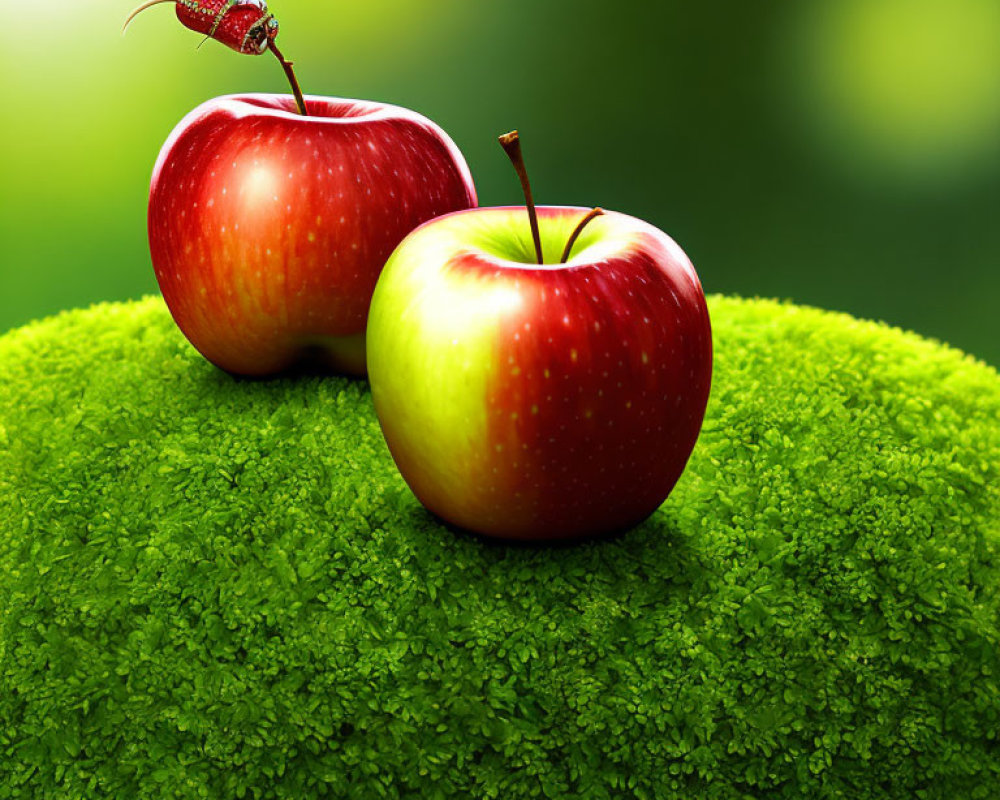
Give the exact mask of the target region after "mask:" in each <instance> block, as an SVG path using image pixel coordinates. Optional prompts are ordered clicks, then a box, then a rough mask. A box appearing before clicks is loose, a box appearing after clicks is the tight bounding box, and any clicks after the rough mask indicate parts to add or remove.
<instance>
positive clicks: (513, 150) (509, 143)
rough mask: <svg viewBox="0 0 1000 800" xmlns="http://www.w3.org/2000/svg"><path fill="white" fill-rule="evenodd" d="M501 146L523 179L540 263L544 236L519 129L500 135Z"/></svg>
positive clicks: (532, 234) (532, 236)
mask: <svg viewBox="0 0 1000 800" xmlns="http://www.w3.org/2000/svg"><path fill="white" fill-rule="evenodd" d="M500 146H501V147H502V148H503V149H504V152H505V153H506V154H507V157H508V158H509V159H510V162H511V163H512V164H513V165H514V169H515V170H516V171H517V177H518V178H520V179H521V189H523V190H524V200H525V203H526V204H527V206H528V222H529V223H530V224H531V238H532V239H533V240H534V242H535V257H536V258H537V259H538V263H539V264H544V263H545V262H544V260H543V259H542V237H541V234H539V232H538V213H537V212H536V211H535V201H534V199H533V198H532V196H531V183H530V182H529V181H528V171H527V170H526V169H525V167H524V155H523V154H522V153H521V137H520V135H519V134H518V132H517V131H511V132H510V133H505V134H504V135H503V136H501V137H500Z"/></svg>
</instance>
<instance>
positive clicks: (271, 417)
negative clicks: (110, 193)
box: [0, 298, 1000, 800]
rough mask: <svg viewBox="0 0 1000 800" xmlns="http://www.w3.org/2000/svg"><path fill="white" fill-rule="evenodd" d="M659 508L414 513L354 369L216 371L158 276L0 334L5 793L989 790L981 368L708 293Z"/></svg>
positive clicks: (985, 414)
mask: <svg viewBox="0 0 1000 800" xmlns="http://www.w3.org/2000/svg"><path fill="white" fill-rule="evenodd" d="M710 307H711V311H712V316H713V322H714V327H715V342H716V349H717V358H716V370H715V380H714V386H713V393H712V399H711V401H710V404H709V411H708V417H707V419H706V423H705V428H704V431H703V433H702V437H701V440H700V442H699V444H698V446H697V448H696V449H695V454H694V456H693V457H692V460H691V463H690V465H689V467H688V470H687V472H686V473H685V475H684V477H683V478H682V479H681V482H680V483H679V484H678V486H677V488H676V490H675V491H674V493H673V495H672V496H671V498H670V499H669V500H668V502H667V503H666V504H665V505H664V507H663V508H662V509H661V510H660V511H659V512H658V513H657V514H656V515H655V516H654V517H653V519H652V520H651V521H650V522H648V523H647V524H645V525H643V526H641V527H640V528H638V529H636V530H634V531H632V532H630V533H628V534H626V535H624V536H622V537H620V538H618V539H615V540H613V541H606V542H600V543H587V544H582V545H576V546H570V547H562V548H558V549H550V548H530V547H520V548H518V547H506V546H501V545H497V544H491V543H488V542H484V541H481V540H479V539H475V538H473V537H470V536H466V535H463V534H456V533H454V532H452V531H450V530H447V529H445V528H443V527H441V526H439V525H438V524H436V523H435V521H434V520H433V519H431V518H430V517H429V516H428V515H427V514H426V513H425V512H424V511H423V510H422V509H421V508H420V506H419V505H418V504H417V502H416V501H415V499H414V498H413V497H412V495H411V494H410V493H409V491H408V490H407V489H406V486H405V484H404V483H403V482H402V480H401V478H400V477H399V476H398V474H397V473H396V471H395V469H394V467H393V464H392V462H391V460H390V458H389V455H388V453H387V451H386V449H385V447H384V445H383V443H382V439H381V436H380V433H379V429H378V425H377V423H376V421H375V418H374V415H373V412H372V407H371V402H370V397H369V395H368V393H367V390H366V385H365V384H364V383H360V382H352V381H348V380H342V379H320V378H315V377H306V378H299V379H294V380H292V379H286V380H281V381H273V382H256V383H254V382H237V381H234V380H233V379H231V378H229V377H228V376H226V375H224V374H222V373H220V372H218V371H217V370H215V369H214V368H213V367H211V366H210V365H208V364H207V363H205V362H204V361H203V360H202V359H201V358H200V357H199V356H198V355H197V354H196V353H195V352H194V351H193V350H192V349H191V348H190V347H189V346H188V345H187V343H186V342H185V341H184V340H183V338H182V337H181V335H180V334H179V333H178V331H177V330H176V329H175V327H174V326H173V323H172V322H171V320H170V318H169V317H168V315H167V313H166V311H165V310H164V308H163V306H162V304H161V302H160V301H159V300H146V301H143V302H141V303H138V304H128V305H108V306H102V307H98V308H96V309H93V310H90V311H83V312H73V313H68V314H64V315H62V316H60V317H58V318H55V319H53V320H48V321H45V322H42V323H39V324H36V325H33V326H30V327H27V328H24V329H21V330H19V331H15V332H13V333H10V334H8V335H6V336H4V337H2V338H0V381H2V382H0V613H2V617H0V797H3V798H7V797H19V798H45V799H46V800H58V799H61V798H67V799H68V798H73V800H79V798H88V797H95V798H96V797H101V798H104V797H115V798H117V797H122V798H126V797H127V798H154V797H155V798H184V799H185V800H187V799H188V798H192V799H193V798H200V797H209V798H232V797H260V798H279V797H281V798H286V797H287V798H296V800H308V799H309V798H319V797H330V798H335V797H358V798H378V797H419V798H450V797H456V798H457V797H461V798H479V797H491V798H492V797H496V798H504V800H509V799H510V798H524V797H557V798H612V797H614V798H618V797H637V798H678V799H679V798H684V799H685V800H700V799H702V798H726V799H727V800H728V799H729V798H765V797H766V798H791V797H795V798H835V797H843V798H852V800H853V799H854V798H875V797H878V798H907V800H911V798H925V799H926V798H956V799H957V798H962V800H965V798H976V797H982V798H986V797H996V796H997V795H998V793H1000V745H998V743H997V735H998V731H1000V630H998V628H1000V619H998V615H1000V580H998V578H1000V563H998V553H997V548H998V539H1000V378H998V376H997V374H996V373H995V372H994V371H993V370H991V369H990V368H988V367H985V366H983V365H982V364H980V363H977V362H975V361H972V360H970V359H968V358H966V357H963V356H962V355H960V354H959V353H957V352H955V351H953V350H949V349H946V348H944V347H940V346H938V345H936V344H933V343H931V342H927V341H924V340H922V339H919V338H918V337H916V336H913V335H909V334H903V333H900V332H899V331H895V330H891V329H889V328H886V327H883V326H878V325H874V324H870V323H862V322H857V321H855V320H852V319H850V318H848V317H844V316H839V315H833V314H827V313H822V312H818V311H813V310H808V309H802V308H796V307H790V306H782V305H778V304H775V303H770V302H744V301H737V300H731V299H723V298H712V300H711V303H710Z"/></svg>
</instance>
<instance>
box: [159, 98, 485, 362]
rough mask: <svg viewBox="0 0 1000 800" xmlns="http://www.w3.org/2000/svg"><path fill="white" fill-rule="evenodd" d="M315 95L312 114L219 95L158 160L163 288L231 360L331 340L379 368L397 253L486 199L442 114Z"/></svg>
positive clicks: (344, 357) (333, 351) (210, 355)
mask: <svg viewBox="0 0 1000 800" xmlns="http://www.w3.org/2000/svg"><path fill="white" fill-rule="evenodd" d="M308 103H309V109H310V112H311V115H310V116H309V117H302V116H300V115H299V114H297V113H296V111H295V104H294V101H293V100H292V98H291V97H285V96H279V95H241V96H230V97H222V98H216V99H215V100H211V101H209V102H207V103H205V104H203V105H202V106H200V107H199V108H197V109H195V110H194V111H193V112H192V113H191V114H189V115H188V116H187V117H186V118H185V119H184V120H183V121H182V122H181V123H180V124H179V125H178V127H177V128H176V129H175V130H174V132H173V133H172V134H171V136H170V138H169V139H168V141H167V143H166V144H165V145H164V147H163V149H162V151H161V153H160V157H159V159H158V161H157V164H156V168H155V170H154V174H153V180H152V185H151V188H150V200H149V213H148V228H149V242H150V251H151V254H152V259H153V265H154V269H155V272H156V275H157V277H158V281H159V284H160V289H161V291H162V293H163V296H164V299H165V300H166V301H167V305H168V307H169V308H170V311H171V313H172V314H173V316H174V319H175V320H176V322H177V324H178V326H179V327H180V328H181V330H182V331H183V332H184V334H185V335H186V336H187V337H188V339H189V340H190V341H191V343H192V344H193V345H194V346H195V347H196V348H197V349H198V350H199V351H200V352H201V353H202V354H203V355H204V356H205V357H206V358H207V359H208V360H209V361H211V362H213V363H214V364H216V365H217V366H219V367H221V368H222V369H225V370H227V371H229V372H233V373H237V374H243V375H270V374H275V373H278V372H281V371H283V370H285V369H287V368H289V367H291V366H293V365H294V363H295V362H296V361H297V360H298V359H299V358H300V356H301V354H302V352H303V351H304V350H305V349H306V348H316V347H317V346H318V347H319V348H320V349H323V348H326V350H327V354H328V356H329V357H328V359H327V360H328V362H329V364H330V366H331V367H332V368H333V369H335V370H338V371H343V372H349V373H363V372H364V369H365V359H364V344H363V343H364V331H365V326H366V322H367V315H368V307H369V303H370V299H371V294H372V291H373V289H374V286H375V283H376V281H377V279H378V276H379V273H380V271H381V269H382V266H383V265H384V263H385V261H386V259H387V258H388V256H389V255H390V253H392V251H393V249H394V248H395V247H396V245H397V244H399V242H400V241H401V240H402V239H403V238H404V237H405V236H406V235H407V234H408V233H409V232H410V231H411V230H412V229H413V228H415V227H417V226H418V225H420V224H421V223H423V222H425V221H427V220H429V219H431V218H433V217H435V216H438V215H439V214H442V213H446V212H450V211H456V210H461V209H466V208H470V207H473V206H475V204H476V194H475V188H474V186H473V183H472V179H471V176H470V175H469V171H468V167H467V166H466V164H465V161H464V159H463V158H462V156H461V154H460V153H459V151H458V149H457V148H456V147H455V145H454V143H453V142H452V141H451V140H450V139H449V138H448V137H447V135H446V134H445V133H444V132H443V131H441V130H440V129H439V128H437V126H435V125H434V124H433V123H431V122H430V121H428V120H426V119H425V118H423V117H421V116H420V115H418V114H415V113H414V112H411V111H408V110H406V109H401V108H396V107H393V106H386V105H380V104H375V103H365V102H362V101H356V100H335V99H331V98H322V97H310V98H308ZM190 209H194V212H193V213H191V212H190ZM317 219H319V220H321V222H317ZM178 275H179V276H182V277H177V278H175V277H174V276H178Z"/></svg>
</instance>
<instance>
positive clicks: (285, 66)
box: [267, 39, 309, 117]
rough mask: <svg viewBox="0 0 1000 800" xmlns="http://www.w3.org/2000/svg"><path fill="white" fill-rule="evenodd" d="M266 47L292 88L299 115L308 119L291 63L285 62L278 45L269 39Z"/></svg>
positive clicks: (303, 99)
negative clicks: (272, 54) (279, 65)
mask: <svg viewBox="0 0 1000 800" xmlns="http://www.w3.org/2000/svg"><path fill="white" fill-rule="evenodd" d="M267 46H268V48H269V49H270V51H271V52H272V53H274V56H275V58H277V59H278V63H280V64H281V68H282V69H283V70H284V71H285V76H286V77H287V78H288V83H289V84H291V87H292V94H294V95H295V105H297V106H298V107H299V113H300V114H301V115H302V116H303V117H308V116H309V112H308V111H307V110H306V99H305V98H304V97H303V96H302V88H301V87H300V86H299V81H298V78H296V77H295V70H293V69H292V62H291V61H286V60H285V57H284V56H283V55H282V54H281V51H280V50H279V49H278V45H277V44H275V42H274V39H271V40H270V41H269V42H268V44H267Z"/></svg>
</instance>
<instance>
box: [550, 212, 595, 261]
mask: <svg viewBox="0 0 1000 800" xmlns="http://www.w3.org/2000/svg"><path fill="white" fill-rule="evenodd" d="M602 214H604V209H603V208H595V209H594V210H593V211H590V212H589V213H588V214H587V216H585V217H584V218H583V219H581V220H580V224H579V225H577V226H576V228H575V229H574V230H573V233H572V234H570V237H569V241H568V242H566V249H565V250H563V254H562V258H560V259H559V263H560V264H565V263H566V262H567V261H569V254H570V251H571V250H572V249H573V245H575V244H576V240H577V239H579V238H580V234H581V233H583V229H584V228H586V227H587V226H588V225H589V224H590V223H591V222H593V221H594V220H595V219H597V218H598V217H599V216H601V215H602Z"/></svg>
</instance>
